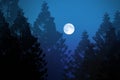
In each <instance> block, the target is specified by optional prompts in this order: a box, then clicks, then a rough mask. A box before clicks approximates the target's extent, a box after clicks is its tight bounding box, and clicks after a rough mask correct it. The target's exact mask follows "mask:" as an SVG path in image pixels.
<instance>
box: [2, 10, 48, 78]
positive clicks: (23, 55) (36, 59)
mask: <svg viewBox="0 0 120 80" xmlns="http://www.w3.org/2000/svg"><path fill="white" fill-rule="evenodd" d="M0 19H1V20H0V74H1V75H0V78H1V80H6V79H8V78H9V79H12V80H24V79H25V80H46V76H47V74H46V72H47V69H46V61H45V54H44V53H43V52H42V50H41V48H40V46H39V43H37V39H35V38H34V37H33V36H32V35H31V34H30V32H29V24H28V23H27V20H26V18H25V17H24V16H23V14H21V13H20V14H19V15H18V16H17V18H16V20H15V23H14V24H13V29H11V30H12V33H11V32H10V29H9V28H8V26H9V25H8V23H6V21H5V19H4V17H3V14H2V13H1V12H0ZM18 22H21V23H18ZM16 31H19V32H20V34H19V35H17V33H16ZM27 33H29V34H27ZM25 39H26V40H28V39H29V41H28V42H27V41H25Z"/></svg>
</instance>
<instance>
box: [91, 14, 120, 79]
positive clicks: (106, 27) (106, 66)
mask: <svg viewBox="0 0 120 80" xmlns="http://www.w3.org/2000/svg"><path fill="white" fill-rule="evenodd" d="M101 25H102V26H100V28H99V30H98V31H97V32H96V35H95V36H94V40H95V43H96V64H97V65H96V66H95V65H94V67H96V69H97V70H96V71H94V70H92V71H93V72H92V73H94V75H91V76H92V78H91V79H89V80H109V79H115V75H116V76H117V74H116V72H114V71H113V72H112V71H111V69H113V70H115V71H117V70H116V69H114V67H115V66H116V65H114V63H116V61H115V60H116V59H115V56H116V55H118V54H119V52H118V51H119V50H118V44H119V42H118V41H117V37H116V33H115V29H114V27H113V26H112V23H111V22H110V20H109V17H108V14H107V15H105V16H104V20H103V23H102V24H101ZM115 46H116V49H115V48H114V47H115ZM118 57H119V56H118ZM113 58H114V59H115V60H113V61H112V59H113ZM114 61H115V62H114ZM117 66H119V64H118V65H117ZM117 69H118V68H117ZM118 71H119V69H118ZM114 74H115V75H114ZM117 77H118V76H117Z"/></svg>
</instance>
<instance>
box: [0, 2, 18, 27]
mask: <svg viewBox="0 0 120 80" xmlns="http://www.w3.org/2000/svg"><path fill="white" fill-rule="evenodd" d="M18 2H19V0H1V1H0V9H1V10H2V12H3V13H4V17H5V19H6V20H7V22H8V23H9V26H11V25H12V24H13V22H14V20H15V18H16V17H17V13H18V11H19V10H20V8H19V6H18Z"/></svg>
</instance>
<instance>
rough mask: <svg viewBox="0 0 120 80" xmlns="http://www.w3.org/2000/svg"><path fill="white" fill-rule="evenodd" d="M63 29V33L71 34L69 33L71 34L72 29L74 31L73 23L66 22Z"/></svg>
mask: <svg viewBox="0 0 120 80" xmlns="http://www.w3.org/2000/svg"><path fill="white" fill-rule="evenodd" d="M63 30H64V33H65V34H67V35H71V34H73V33H74V31H75V27H74V25H73V24H71V23H67V24H65V25H64V28H63Z"/></svg>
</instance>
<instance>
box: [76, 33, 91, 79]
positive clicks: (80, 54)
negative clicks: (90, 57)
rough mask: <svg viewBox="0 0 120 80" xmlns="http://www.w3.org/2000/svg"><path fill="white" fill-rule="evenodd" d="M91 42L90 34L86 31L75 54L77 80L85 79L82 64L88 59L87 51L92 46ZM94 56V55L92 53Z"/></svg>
mask: <svg viewBox="0 0 120 80" xmlns="http://www.w3.org/2000/svg"><path fill="white" fill-rule="evenodd" d="M90 44H91V43H90V40H89V36H88V33H87V32H86V31H84V32H83V33H82V39H81V40H80V42H79V45H78V46H77V48H76V49H75V53H74V59H75V60H74V61H75V62H74V64H75V72H74V75H75V79H77V80H80V79H83V78H82V77H83V74H84V73H82V63H83V61H84V57H86V55H85V54H86V50H88V49H89V46H90ZM91 54H92V53H91Z"/></svg>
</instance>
